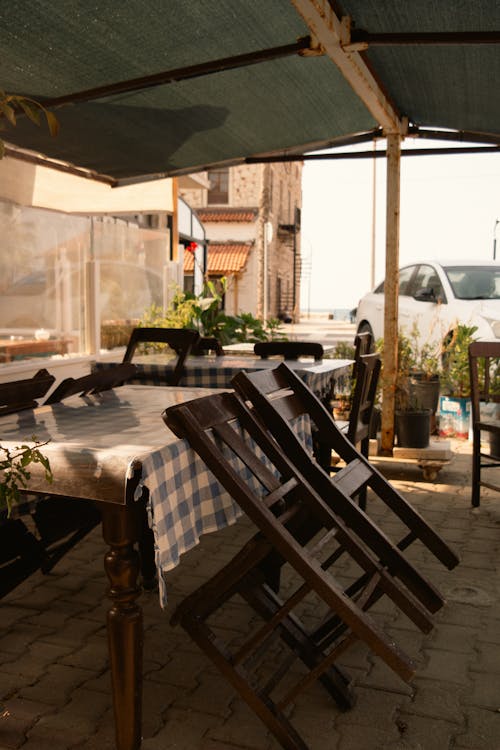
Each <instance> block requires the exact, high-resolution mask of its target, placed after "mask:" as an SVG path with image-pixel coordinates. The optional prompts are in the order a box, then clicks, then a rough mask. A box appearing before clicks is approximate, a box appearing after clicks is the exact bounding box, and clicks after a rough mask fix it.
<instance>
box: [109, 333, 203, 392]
mask: <svg viewBox="0 0 500 750" xmlns="http://www.w3.org/2000/svg"><path fill="white" fill-rule="evenodd" d="M199 338H200V334H199V333H198V331H195V330H192V329H190V328H134V330H133V331H132V333H131V335H130V339H129V342H128V345H127V349H126V351H125V354H124V357H123V362H131V361H132V358H133V356H134V354H135V351H136V349H137V347H138V346H139V344H155V345H158V344H163V345H164V347H165V346H168V347H170V349H171V350H172V351H174V352H175V355H176V361H175V365H174V370H173V372H172V374H171V375H169V376H168V377H167V378H166V381H165V385H178V384H179V381H180V379H181V377H182V372H183V367H184V362H185V361H186V359H187V357H188V355H189V354H190V353H191V350H192V348H193V346H194V345H195V344H196V343H197V342H198V340H199ZM164 347H163V348H164Z"/></svg>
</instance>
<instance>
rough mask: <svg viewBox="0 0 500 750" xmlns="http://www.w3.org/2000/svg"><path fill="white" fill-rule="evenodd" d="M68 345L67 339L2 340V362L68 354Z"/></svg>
mask: <svg viewBox="0 0 500 750" xmlns="http://www.w3.org/2000/svg"><path fill="white" fill-rule="evenodd" d="M68 344H69V340H67V339H44V340H40V341H39V340H38V339H0V362H12V360H13V359H15V358H16V357H30V356H36V355H38V354H66V353H67V351H68Z"/></svg>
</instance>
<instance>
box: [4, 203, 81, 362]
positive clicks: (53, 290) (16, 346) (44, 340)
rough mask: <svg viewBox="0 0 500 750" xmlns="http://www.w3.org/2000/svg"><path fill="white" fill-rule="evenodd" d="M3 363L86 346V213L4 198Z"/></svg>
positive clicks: (76, 349)
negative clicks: (68, 212)
mask: <svg viewBox="0 0 500 750" xmlns="http://www.w3.org/2000/svg"><path fill="white" fill-rule="evenodd" d="M0 225H1V227H2V252H1V253H0V362H9V361H12V360H13V359H25V358H26V357H35V356H36V357H38V356H48V355H51V354H59V355H61V354H66V353H72V352H79V351H82V350H83V349H84V345H85V342H84V333H83V332H84V315H83V289H84V275H83V269H84V264H85V262H86V260H88V258H89V256H90V231H89V230H90V220H89V219H88V218H86V217H80V216H70V215H66V214H58V213H56V212H53V211H44V210H42V209H36V208H28V207H23V206H18V205H16V204H13V203H9V202H7V201H0Z"/></svg>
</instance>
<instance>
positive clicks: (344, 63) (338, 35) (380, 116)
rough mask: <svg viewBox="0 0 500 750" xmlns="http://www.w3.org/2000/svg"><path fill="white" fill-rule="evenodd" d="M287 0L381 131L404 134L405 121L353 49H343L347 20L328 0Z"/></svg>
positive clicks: (347, 41)
mask: <svg viewBox="0 0 500 750" xmlns="http://www.w3.org/2000/svg"><path fill="white" fill-rule="evenodd" d="M290 1H291V3H292V5H293V6H294V7H295V9H296V10H297V12H298V13H299V14H300V15H301V16H302V18H303V19H304V21H305V23H306V24H307V26H308V27H309V29H310V30H311V32H312V35H313V37H315V38H316V39H317V40H318V42H319V44H320V45H321V47H322V48H323V49H324V51H325V53H326V54H327V55H328V57H329V58H330V60H332V62H334V63H335V65H337V67H338V68H339V70H340V71H341V73H342V75H343V76H344V78H345V79H346V80H347V81H348V83H349V85H350V86H351V88H352V89H353V91H355V92H356V94H357V95H358V96H359V97H360V99H361V100H362V101H363V103H364V105H365V106H366V108H367V109H368V110H369V112H371V114H372V115H373V117H374V118H375V120H376V121H377V122H378V124H379V125H380V126H381V127H382V128H383V129H384V131H385V133H386V134H387V133H400V134H404V130H405V123H404V122H403V121H402V119H401V117H400V115H399V114H398V112H397V111H396V109H395V108H394V106H393V105H392V103H391V102H390V101H389V99H388V98H387V96H386V95H385V94H384V92H383V91H382V89H381V87H380V85H379V83H378V81H377V80H376V79H375V77H374V76H373V74H372V72H371V70H370V69H369V68H368V66H367V64H366V63H365V61H364V60H363V58H362V57H361V56H360V54H359V53H358V52H356V51H352V52H350V51H347V52H346V51H345V49H344V47H345V46H347V45H349V44H350V42H351V24H350V19H349V18H347V17H344V18H342V19H339V18H338V17H337V16H336V15H335V13H334V12H333V9H332V7H331V5H330V3H329V2H328V0H290Z"/></svg>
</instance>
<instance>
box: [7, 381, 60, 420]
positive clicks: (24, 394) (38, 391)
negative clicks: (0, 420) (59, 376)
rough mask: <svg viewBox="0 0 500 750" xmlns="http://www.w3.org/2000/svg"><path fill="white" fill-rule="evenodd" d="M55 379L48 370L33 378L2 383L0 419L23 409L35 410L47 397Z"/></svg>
mask: <svg viewBox="0 0 500 750" xmlns="http://www.w3.org/2000/svg"><path fill="white" fill-rule="evenodd" d="M54 381H55V377H54V376H53V375H51V374H50V373H49V372H48V371H47V370H38V372H37V373H36V374H35V375H33V377H32V378H26V379H25V380H11V381H10V382H8V383H0V417H1V416H3V415H4V414H12V413H14V412H18V411H21V410H22V409H34V408H36V407H37V406H38V399H40V398H42V397H43V396H45V394H46V393H47V391H48V390H49V388H50V387H51V385H52V384H53V383H54Z"/></svg>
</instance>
